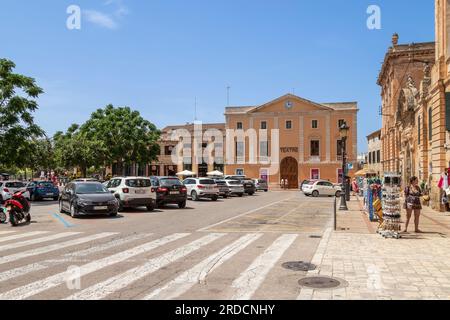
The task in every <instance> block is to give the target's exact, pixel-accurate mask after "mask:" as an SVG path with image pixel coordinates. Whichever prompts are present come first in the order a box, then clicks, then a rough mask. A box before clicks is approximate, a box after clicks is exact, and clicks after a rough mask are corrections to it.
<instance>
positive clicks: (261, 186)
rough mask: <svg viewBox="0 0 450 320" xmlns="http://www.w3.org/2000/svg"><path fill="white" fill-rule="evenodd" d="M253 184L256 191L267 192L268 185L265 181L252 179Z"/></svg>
mask: <svg viewBox="0 0 450 320" xmlns="http://www.w3.org/2000/svg"><path fill="white" fill-rule="evenodd" d="M253 183H254V184H255V187H256V191H264V192H268V191H269V184H268V183H267V181H266V180H263V179H253Z"/></svg>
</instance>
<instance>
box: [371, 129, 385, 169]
mask: <svg viewBox="0 0 450 320" xmlns="http://www.w3.org/2000/svg"><path fill="white" fill-rule="evenodd" d="M367 145H368V153H367V169H368V170H369V171H370V172H375V173H377V174H378V176H380V177H381V176H382V175H383V166H382V164H381V161H382V153H381V130H377V131H375V132H373V133H371V134H370V135H368V136H367Z"/></svg>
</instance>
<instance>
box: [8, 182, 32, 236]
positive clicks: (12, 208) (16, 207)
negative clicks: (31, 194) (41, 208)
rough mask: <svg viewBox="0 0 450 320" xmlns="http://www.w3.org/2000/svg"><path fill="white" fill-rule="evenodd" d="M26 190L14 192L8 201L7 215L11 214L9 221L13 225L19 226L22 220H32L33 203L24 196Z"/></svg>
mask: <svg viewBox="0 0 450 320" xmlns="http://www.w3.org/2000/svg"><path fill="white" fill-rule="evenodd" d="M24 192H25V191H18V192H16V193H15V194H13V196H12V198H11V199H9V200H8V201H6V203H5V207H6V217H8V216H9V221H10V222H11V225H12V226H13V227H17V226H18V225H19V223H21V222H22V221H24V220H25V221H26V222H27V223H29V222H31V214H30V209H31V205H30V203H29V202H28V200H27V199H26V198H25V197H24V196H23V193H24Z"/></svg>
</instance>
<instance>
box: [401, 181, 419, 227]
mask: <svg viewBox="0 0 450 320" xmlns="http://www.w3.org/2000/svg"><path fill="white" fill-rule="evenodd" d="M421 197H422V190H420V187H419V179H418V178H417V177H412V178H411V179H410V181H409V186H407V187H406V188H405V209H406V226H405V231H404V232H405V233H406V232H408V226H409V222H410V221H411V217H412V214H413V212H414V225H415V227H416V230H415V232H416V233H422V231H420V229H419V219H420V214H421V211H422V204H421V202H420V198H421Z"/></svg>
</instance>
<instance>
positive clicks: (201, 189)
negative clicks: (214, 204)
mask: <svg viewBox="0 0 450 320" xmlns="http://www.w3.org/2000/svg"><path fill="white" fill-rule="evenodd" d="M183 184H184V185H185V186H186V188H187V194H188V197H190V198H191V199H192V201H198V200H200V199H211V200H212V201H217V200H218V199H219V194H220V192H219V188H218V186H217V184H216V182H215V181H214V180H213V179H208V178H188V179H186V180H184V181H183Z"/></svg>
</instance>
